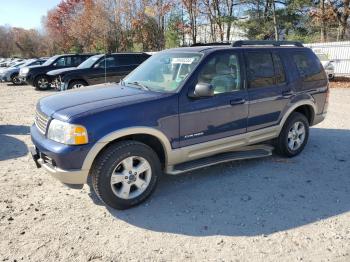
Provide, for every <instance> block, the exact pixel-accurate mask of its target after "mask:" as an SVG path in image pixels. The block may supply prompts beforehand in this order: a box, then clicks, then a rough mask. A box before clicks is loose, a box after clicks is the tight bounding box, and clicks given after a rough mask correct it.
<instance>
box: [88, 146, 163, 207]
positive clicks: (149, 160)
mask: <svg viewBox="0 0 350 262" xmlns="http://www.w3.org/2000/svg"><path fill="white" fill-rule="evenodd" d="M91 175H92V185H93V188H94V190H95V192H96V194H97V195H98V196H99V198H100V199H101V200H102V201H103V202H104V203H105V204H107V205H108V206H110V207H112V208H116V209H127V208H130V207H132V206H135V205H137V204H140V203H141V202H143V201H144V200H146V199H147V198H148V197H149V196H150V195H151V194H152V192H153V191H154V189H155V187H156V184H157V181H158V178H159V176H160V175H161V165H160V161H159V158H158V156H157V154H156V153H155V152H154V151H153V150H152V149H151V148H150V147H149V146H147V145H145V144H143V143H140V142H137V141H122V142H118V143H116V144H114V145H112V146H110V147H108V148H107V149H106V150H105V151H103V152H102V154H101V155H99V156H98V158H97V159H96V161H95V163H94V166H93V168H92V172H91Z"/></svg>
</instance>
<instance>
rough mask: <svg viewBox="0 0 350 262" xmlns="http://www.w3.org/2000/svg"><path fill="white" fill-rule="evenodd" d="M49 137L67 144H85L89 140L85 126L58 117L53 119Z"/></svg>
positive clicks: (48, 133)
mask: <svg viewBox="0 0 350 262" xmlns="http://www.w3.org/2000/svg"><path fill="white" fill-rule="evenodd" d="M47 137H48V138H49V139H52V140H54V141H56V142H59V143H62V144H66V145H83V144H87V143H88V142H89V139H88V133H87V131H86V128H85V127H83V126H80V125H74V124H70V123H67V122H63V121H60V120H57V119H54V120H52V121H51V123H50V126H49V130H48V132H47Z"/></svg>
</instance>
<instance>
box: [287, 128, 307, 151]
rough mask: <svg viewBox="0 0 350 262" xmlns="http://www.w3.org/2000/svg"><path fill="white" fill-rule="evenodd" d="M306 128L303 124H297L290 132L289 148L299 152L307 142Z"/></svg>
mask: <svg viewBox="0 0 350 262" xmlns="http://www.w3.org/2000/svg"><path fill="white" fill-rule="evenodd" d="M305 134H306V131H305V126H304V124H303V123H302V122H300V121H297V122H295V123H294V124H293V125H292V127H291V128H290V129H289V132H288V148H289V149H290V150H292V151H295V150H298V149H299V148H300V146H301V145H302V144H303V143H304V140H305Z"/></svg>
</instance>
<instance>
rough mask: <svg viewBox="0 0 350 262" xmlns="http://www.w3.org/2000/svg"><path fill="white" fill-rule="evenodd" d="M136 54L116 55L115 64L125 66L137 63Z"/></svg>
mask: <svg viewBox="0 0 350 262" xmlns="http://www.w3.org/2000/svg"><path fill="white" fill-rule="evenodd" d="M137 56H138V55H118V56H117V65H118V66H126V65H135V64H139V62H138V61H137V58H136V57H137Z"/></svg>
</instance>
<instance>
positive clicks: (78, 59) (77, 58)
mask: <svg viewBox="0 0 350 262" xmlns="http://www.w3.org/2000/svg"><path fill="white" fill-rule="evenodd" d="M84 60H85V57H84V56H72V57H71V66H78V65H80V64H81V63H82V62H83V61H84Z"/></svg>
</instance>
